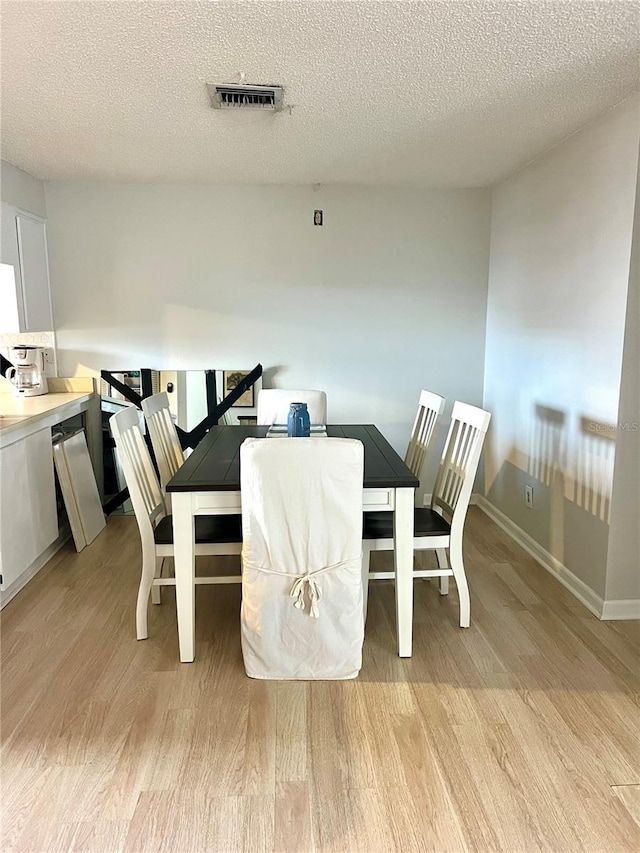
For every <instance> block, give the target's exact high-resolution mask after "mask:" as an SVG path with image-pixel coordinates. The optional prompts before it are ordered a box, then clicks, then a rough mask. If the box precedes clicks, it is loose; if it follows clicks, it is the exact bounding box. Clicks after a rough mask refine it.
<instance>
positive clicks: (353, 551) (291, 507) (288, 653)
mask: <svg viewBox="0 0 640 853" xmlns="http://www.w3.org/2000/svg"><path fill="white" fill-rule="evenodd" d="M363 460H364V448H363V446H362V443H361V442H359V441H355V440H353V439H343V438H291V439H286V440H283V441H274V440H272V439H254V438H249V439H247V440H246V441H244V442H243V444H242V446H241V448H240V479H241V494H242V529H243V542H244V544H243V549H242V610H241V619H240V622H241V633H242V654H243V657H244V664H245V669H246V672H247V675H248V676H250V677H251V678H266V679H346V678H355V677H356V676H357V674H358V672H359V671H360V667H361V663H362V642H363V639H364V619H363V610H362V577H361V560H362V483H363V471H364V462H363Z"/></svg>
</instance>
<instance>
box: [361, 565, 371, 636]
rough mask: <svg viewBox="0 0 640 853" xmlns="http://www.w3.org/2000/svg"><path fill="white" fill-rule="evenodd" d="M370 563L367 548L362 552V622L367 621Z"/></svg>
mask: <svg viewBox="0 0 640 853" xmlns="http://www.w3.org/2000/svg"><path fill="white" fill-rule="evenodd" d="M370 562H371V551H369V549H368V548H364V549H363V550H362V609H363V612H364V621H365V622H366V621H367V603H368V600H369V564H370Z"/></svg>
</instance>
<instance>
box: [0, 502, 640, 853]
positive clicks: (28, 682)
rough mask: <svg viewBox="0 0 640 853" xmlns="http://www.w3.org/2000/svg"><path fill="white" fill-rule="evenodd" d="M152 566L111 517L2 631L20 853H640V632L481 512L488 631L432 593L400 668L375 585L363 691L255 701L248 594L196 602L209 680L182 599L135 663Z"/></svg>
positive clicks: (59, 559)
mask: <svg viewBox="0 0 640 853" xmlns="http://www.w3.org/2000/svg"><path fill="white" fill-rule="evenodd" d="M139 559H140V551H139V543H138V533H137V528H136V525H135V521H134V520H133V518H128V517H112V518H111V519H110V520H109V524H108V527H107V529H106V530H105V531H104V532H103V533H102V534H101V536H100V537H99V539H98V540H96V542H95V543H94V544H93V545H92V546H90V547H89V548H87V549H86V550H85V551H84V552H82V553H81V554H76V553H75V551H73V549H72V548H71V547H66V548H65V549H63V551H61V552H60V553H59V554H58V555H57V556H56V557H55V558H54V559H53V560H52V561H51V563H50V564H49V565H48V566H47V567H46V568H45V569H44V570H43V571H42V572H41V573H40V574H39V575H38V576H37V577H36V578H35V579H34V580H33V581H32V582H31V583H30V584H29V585H28V587H27V588H26V589H25V590H24V591H23V592H21V593H20V594H19V595H18V596H17V597H16V599H14V601H12V602H11V603H10V604H9V605H8V606H7V607H6V608H5V610H4V611H3V612H2V617H1V620H2V682H1V687H2V715H1V725H2V740H3V752H2V806H3V812H4V817H3V826H2V844H1V848H2V850H3V851H12V850H30V851H67V850H69V851H70V850H83V851H108V852H109V853H111V851H120V850H122V851H176V853H194V851H215V850H222V851H240V850H248V851H259V850H265V851H272V850H277V851H301V852H302V851H303V852H304V853H306V851H329V850H331V851H359V850H362V851H402V853H410V851H426V850H438V851H440V850H450V851H463V850H477V851H485V850H503V851H515V853H520V851H537V850H552V851H573V850H587V851H594V853H595V851H598V853H600V851H602V852H603V853H604V851H627V850H629V851H637V850H639V849H640V741H639V720H640V714H639V705H640V679H639V675H640V673H639V663H640V655H639V651H640V649H639V640H640V631H639V623H637V622H635V623H630V622H626V623H622V622H619V623H602V622H599V621H598V620H597V619H596V618H595V617H593V616H592V615H591V614H590V613H588V612H587V611H586V610H585V609H584V608H583V607H582V606H581V605H580V604H579V603H578V602H577V601H576V600H575V599H574V598H573V597H572V596H571V595H570V594H569V593H568V592H567V591H566V590H564V589H563V587H561V586H560V585H559V584H558V583H557V582H556V581H554V580H553V578H551V577H550V576H549V575H547V574H546V573H545V572H544V571H543V570H542V569H540V568H539V567H538V566H537V565H536V564H535V563H534V562H533V561H532V560H531V559H530V558H529V557H528V556H527V555H525V554H524V552H522V551H521V550H520V549H519V548H518V547H517V546H516V545H514V544H513V543H512V542H511V541H510V540H509V539H508V538H507V537H505V536H504V535H503V534H502V533H501V532H500V531H499V530H498V529H497V528H496V527H495V526H494V525H493V524H492V522H490V521H489V520H488V519H487V518H486V517H485V516H484V515H483V514H482V513H481V512H480V511H478V510H476V509H473V510H472V511H471V512H470V517H469V520H468V526H467V534H466V562H467V572H468V575H469V582H470V587H471V601H472V610H471V620H472V621H471V628H470V629H468V630H461V629H460V628H458V627H457V618H458V608H457V597H456V593H455V585H454V584H452V591H451V594H450V595H449V597H448V598H441V597H440V596H439V594H438V591H437V588H436V586H435V585H433V584H431V583H428V582H423V581H417V582H416V585H415V590H416V604H415V627H414V636H415V646H414V657H413V658H412V659H410V660H400V659H399V658H398V657H397V656H396V654H395V640H394V604H393V587H392V585H391V584H390V583H377V584H372V589H371V593H370V597H369V619H368V623H367V631H366V640H365V646H364V666H363V669H362V673H361V675H360V677H359V678H358V679H357V680H356V681H348V682H314V683H302V682H298V683H285V682H280V683H278V682H260V681H251V680H250V679H248V678H246V676H245V675H244V670H243V667H242V657H241V653H240V638H239V626H238V611H239V602H240V590H239V588H238V587H232V586H223V587H210V586H209V587H206V586H205V587H199V588H198V591H197V609H198V612H197V635H198V639H197V660H196V661H195V663H193V664H183V665H181V664H179V663H178V648H177V636H176V627H175V603H174V595H173V591H172V590H170V589H167V590H165V591H164V592H163V599H164V601H163V604H162V606H160V607H154V606H150V623H149V639H148V640H146V641H142V642H137V641H136V639H135V613H134V607H135V595H136V588H137V583H138V572H139ZM233 559H234V558H219V562H220V563H221V564H222V565H221V567H220V568H221V570H222V571H225V566H224V561H228V560H233ZM373 559H374V560H379V561H380V563H379V565H380V564H381V563H382V562H384V561H386V560H388V559H389V555H388V554H384V553H380V554H375V555H374V558H373ZM227 568H228V566H227Z"/></svg>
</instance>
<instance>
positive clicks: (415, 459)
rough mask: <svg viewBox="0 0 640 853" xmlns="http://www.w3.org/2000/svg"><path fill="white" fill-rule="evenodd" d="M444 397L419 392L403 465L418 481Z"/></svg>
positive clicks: (429, 392)
mask: <svg viewBox="0 0 640 853" xmlns="http://www.w3.org/2000/svg"><path fill="white" fill-rule="evenodd" d="M444 402H445V401H444V397H440V396H439V395H438V394H434V393H432V392H431V391H421V392H420V401H419V403H418V412H417V414H416V419H415V421H414V424H413V429H412V430H411V438H410V439H409V446H408V447H407V454H406V456H405V458H404V461H405V463H406V464H407V465H408V467H409V468H411V470H412V471H413V473H414V474H415V476H416V477H417V478H418V479H420V474H421V473H422V468H423V466H424V460H425V457H426V455H427V450H428V449H429V444H430V443H431V439H432V438H433V433H434V430H435V426H436V422H437V420H438V418H439V416H440V415H441V414H442V410H443V409H444Z"/></svg>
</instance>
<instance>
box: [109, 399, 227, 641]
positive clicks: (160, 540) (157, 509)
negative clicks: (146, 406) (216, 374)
mask: <svg viewBox="0 0 640 853" xmlns="http://www.w3.org/2000/svg"><path fill="white" fill-rule="evenodd" d="M109 425H110V427H111V432H112V435H113V437H114V439H115V442H116V449H117V451H118V457H119V460H120V464H121V466H122V470H123V473H124V477H125V480H126V483H127V488H128V489H129V496H130V498H131V503H132V504H133V510H134V512H135V516H136V521H137V523H138V529H139V531H140V540H141V542H142V572H141V577H140V586H139V588H138V599H137V605H136V635H137V638H138V639H139V640H144V639H146V638H147V636H148V634H147V606H148V603H149V595H150V593H151V591H152V590H154V591H156V590H157V592H158V596H155V597H154V599H153V601H154V603H156V604H159V603H160V598H159V591H160V587H162V586H175V579H174V578H172V577H162V569H163V563H164V560H165V559H166V558H167V557H173V553H174V550H173V521H172V518H171V515H168V514H167V511H166V506H165V502H164V497H163V494H162V490H161V488H160V484H159V483H158V477H157V475H156V472H155V469H154V467H153V463H152V462H151V456H150V454H149V450H148V449H147V445H146V444H145V440H144V436H143V434H142V430H141V429H140V424H139V420H138V409H136V408H135V407H134V406H128V407H127V408H125V409H123V410H122V411H120V412H118V413H117V414H115V415H113V416H112V417H111V418H110V419H109ZM195 541H196V546H195V552H196V556H204V555H222V554H240V553H241V551H242V526H241V520H240V516H239V515H214V516H208V515H206V516H197V517H196V519H195ZM240 582H241V578H240V575H231V576H224V577H222V576H215V577H196V583H197V584H203V583H240Z"/></svg>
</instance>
